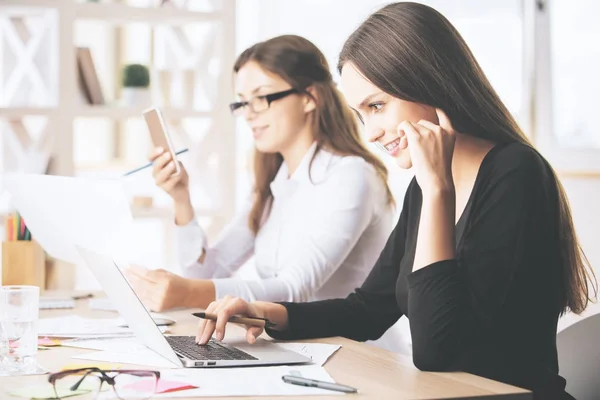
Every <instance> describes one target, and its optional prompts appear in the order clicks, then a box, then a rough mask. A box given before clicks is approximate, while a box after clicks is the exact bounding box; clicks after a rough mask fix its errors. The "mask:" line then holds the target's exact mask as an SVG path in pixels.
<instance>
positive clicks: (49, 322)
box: [37, 315, 132, 337]
mask: <svg viewBox="0 0 600 400" xmlns="http://www.w3.org/2000/svg"><path fill="white" fill-rule="evenodd" d="M119 322H120V319H118V318H101V319H100V318H99V319H93V318H83V317H80V316H78V315H69V316H66V317H56V318H40V319H39V320H38V322H37V330H38V335H44V336H66V337H78V336H97V335H107V334H111V335H122V334H128V335H130V334H131V333H132V332H131V330H130V329H129V328H122V327H119V326H118V323H119Z"/></svg>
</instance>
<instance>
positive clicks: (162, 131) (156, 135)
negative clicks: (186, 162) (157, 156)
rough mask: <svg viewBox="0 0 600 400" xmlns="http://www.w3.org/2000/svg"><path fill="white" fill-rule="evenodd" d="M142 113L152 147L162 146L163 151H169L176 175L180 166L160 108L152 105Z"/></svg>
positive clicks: (179, 170) (179, 171)
mask: <svg viewBox="0 0 600 400" xmlns="http://www.w3.org/2000/svg"><path fill="white" fill-rule="evenodd" d="M142 115H143V116H144V120H145V121H146V125H147V126H148V131H149V132H150V138H151V139H152V144H153V145H154V147H155V148H156V147H162V148H163V149H165V151H168V152H169V153H171V159H172V160H173V161H175V172H174V174H175V175H177V174H179V173H181V168H180V166H179V163H178V162H177V156H176V155H175V150H174V149H173V142H172V141H171V137H170V136H169V132H168V131H167V125H166V124H165V120H164V118H163V116H162V113H161V112H160V110H159V109H158V108H156V107H152V108H149V109H147V110H145V111H144V112H143V113H142Z"/></svg>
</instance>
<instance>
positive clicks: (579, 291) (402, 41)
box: [338, 2, 597, 313]
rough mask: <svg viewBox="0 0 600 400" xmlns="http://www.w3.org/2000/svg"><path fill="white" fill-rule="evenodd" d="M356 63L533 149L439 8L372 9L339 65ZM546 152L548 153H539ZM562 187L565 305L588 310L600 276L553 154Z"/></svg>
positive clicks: (402, 93) (383, 85)
mask: <svg viewBox="0 0 600 400" xmlns="http://www.w3.org/2000/svg"><path fill="white" fill-rule="evenodd" d="M348 62H351V63H352V64H353V65H354V66H355V67H356V68H357V69H358V70H359V71H360V72H361V73H362V74H363V75H364V76H365V78H366V79H368V80H369V81H371V82H372V83H373V84H374V85H375V86H377V87H378V88H380V89H381V90H382V91H384V92H386V93H388V94H390V95H392V96H394V97H396V98H400V99H403V100H407V101H411V102H415V103H420V104H427V105H429V106H432V107H437V108H440V109H442V110H444V112H446V114H447V115H448V117H449V118H450V120H451V121H452V125H453V127H454V128H456V130H457V131H458V132H465V133H468V134H470V135H472V136H476V137H479V138H482V139H486V140H489V141H492V142H495V143H509V142H519V143H523V144H525V145H527V146H529V147H531V148H533V145H532V144H531V142H530V141H529V140H528V139H527V137H526V136H525V134H524V133H523V131H522V130H521V128H520V127H519V125H518V124H517V122H516V120H515V119H514V118H513V116H512V115H511V114H510V112H509V111H508V109H507V108H506V106H505V105H504V104H503V103H502V101H501V100H500V97H499V96H498V95H497V93H496V91H495V90H494V89H493V88H492V85H491V84H490V82H489V81H488V79H487V78H486V76H485V74H484V73H483V70H482V69H481V67H480V66H479V64H478V63H477V61H476V60H475V57H473V54H472V53H471V51H470V49H469V47H468V46H467V44H466V43H465V41H464V39H463V38H462V36H461V35H460V34H459V33H458V31H457V30H456V29H455V28H454V26H453V25H452V24H451V23H450V22H449V21H448V20H447V19H446V18H445V17H444V16H443V15H442V14H440V13H439V12H437V11H436V10H434V9H433V8H431V7H428V6H426V5H423V4H418V3H410V2H405V3H404V2H403V3H393V4H389V5H387V6H385V7H383V8H382V9H380V10H379V11H377V12H375V13H374V14H372V15H371V16H369V17H368V18H367V19H366V20H365V21H364V22H363V23H362V24H361V25H360V27H359V28H358V29H357V30H356V31H355V32H354V33H352V35H351V36H350V37H349V38H348V40H347V41H346V43H345V44H344V47H343V48H342V51H341V54H340V58H339V63H338V70H339V71H340V72H341V69H342V67H343V66H344V64H346V63H348ZM540 157H541V155H540ZM546 164H547V165H548V168H549V170H550V171H551V173H552V175H553V177H554V180H555V182H556V187H557V190H558V206H559V207H558V208H559V221H558V229H559V232H560V239H559V240H560V252H561V256H562V261H563V263H562V265H563V268H564V269H563V272H562V278H563V293H562V294H563V298H562V299H561V303H560V307H561V312H565V311H567V310H569V309H570V310H571V311H573V312H575V313H581V312H582V311H583V310H584V309H585V308H586V307H587V305H588V302H589V300H590V288H589V286H588V282H589V283H591V285H592V287H593V291H594V295H596V294H597V282H596V280H595V275H594V272H593V270H592V269H591V268H590V264H589V261H588V260H587V258H586V256H585V254H584V252H583V250H582V249H581V246H580V244H579V241H578V239H577V235H576V233H575V228H574V226H573V219H572V217H571V210H570V206H569V201H568V199H567V195H566V192H565V190H564V188H563V186H562V184H561V182H560V180H559V179H558V177H557V175H556V172H555V171H554V170H553V169H552V167H551V166H550V164H548V162H547V161H546Z"/></svg>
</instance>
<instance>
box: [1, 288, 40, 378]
mask: <svg viewBox="0 0 600 400" xmlns="http://www.w3.org/2000/svg"><path fill="white" fill-rule="evenodd" d="M39 299H40V288H39V287H37V286H0V375H3V374H8V375H13V374H15V375H18V374H20V373H28V372H32V371H35V369H36V368H37V364H36V360H35V355H36V353H37V341H38V338H37V331H36V326H35V325H36V322H37V319H38V315H39Z"/></svg>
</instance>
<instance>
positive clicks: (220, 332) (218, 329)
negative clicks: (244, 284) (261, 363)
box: [196, 296, 264, 344]
mask: <svg viewBox="0 0 600 400" xmlns="http://www.w3.org/2000/svg"><path fill="white" fill-rule="evenodd" d="M206 312H207V313H210V314H215V315H217V317H218V319H217V321H211V320H201V321H200V326H199V327H198V334H197V335H196V342H197V343H199V344H206V343H208V341H209V340H210V338H211V337H212V335H213V332H214V333H215V334H216V338H217V340H219V341H221V340H223V338H224V337H225V325H226V324H227V321H229V318H231V317H232V316H233V315H240V316H244V317H258V318H264V313H263V312H262V310H261V309H260V307H257V306H256V305H255V304H254V303H248V302H247V301H246V300H243V299H240V298H238V297H231V296H225V297H224V298H223V299H221V300H218V301H213V302H212V303H210V304H209V306H208V307H207V308H206ZM262 333H263V328H261V327H258V326H248V325H246V340H247V341H248V343H254V342H256V338H257V337H259V336H260V335H261V334H262Z"/></svg>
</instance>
